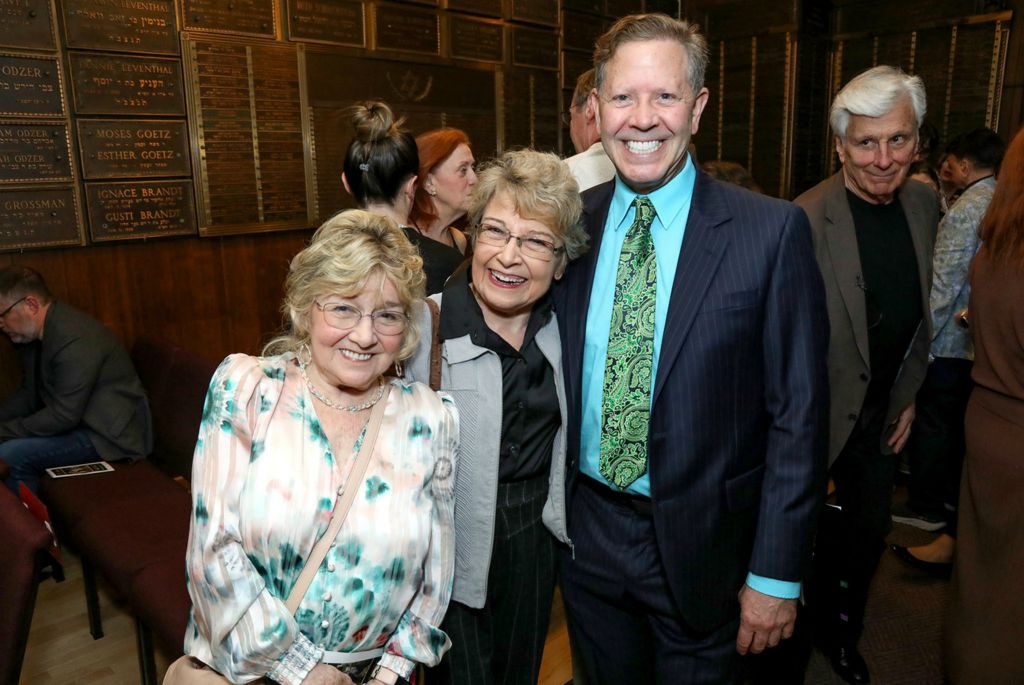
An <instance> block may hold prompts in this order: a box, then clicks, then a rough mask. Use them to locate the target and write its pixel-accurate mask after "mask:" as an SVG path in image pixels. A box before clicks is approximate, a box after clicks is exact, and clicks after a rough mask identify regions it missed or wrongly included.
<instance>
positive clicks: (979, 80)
mask: <svg viewBox="0 0 1024 685" xmlns="http://www.w3.org/2000/svg"><path fill="white" fill-rule="evenodd" d="M956 42H957V50H956V59H955V60H954V62H953V68H952V70H951V73H952V84H953V87H952V88H950V89H949V113H948V115H947V122H948V124H947V130H948V137H949V138H952V137H953V136H956V135H958V134H960V133H966V132H968V131H971V130H973V129H976V128H978V127H980V126H986V125H987V124H988V123H989V122H988V121H987V116H986V115H987V110H988V105H989V88H990V87H991V86H992V79H993V74H992V51H993V47H994V46H995V44H996V22H985V23H982V24H970V25H961V26H958V27H957V39H956Z"/></svg>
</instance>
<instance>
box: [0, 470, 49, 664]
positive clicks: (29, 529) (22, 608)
mask: <svg viewBox="0 0 1024 685" xmlns="http://www.w3.org/2000/svg"><path fill="white" fill-rule="evenodd" d="M49 545H50V534H49V533H48V532H47V530H46V528H44V527H43V524H42V523H40V522H39V520H38V519H36V518H35V517H34V516H32V514H30V513H29V511H28V509H26V508H25V507H24V505H22V503H21V500H20V499H18V498H17V497H15V496H14V493H12V492H11V491H10V490H9V489H8V488H7V487H5V486H2V485H0V607H3V611H0V683H17V682H18V680H19V677H20V674H21V662H22V660H23V659H24V657H25V645H26V643H27V642H28V631H29V628H30V627H31V625H32V612H33V610H34V609H35V605H36V587H37V585H38V572H39V568H40V566H41V562H42V560H43V559H44V558H45V557H44V555H46V554H47V551H46V549H47V547H49Z"/></svg>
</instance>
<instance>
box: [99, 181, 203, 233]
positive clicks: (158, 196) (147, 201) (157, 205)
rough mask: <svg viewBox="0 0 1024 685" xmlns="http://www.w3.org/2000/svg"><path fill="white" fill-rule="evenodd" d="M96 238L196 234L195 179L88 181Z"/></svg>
mask: <svg viewBox="0 0 1024 685" xmlns="http://www.w3.org/2000/svg"><path fill="white" fill-rule="evenodd" d="M85 190H86V205H87V206H88V208H89V226H90V228H91V230H92V238H93V240H97V241H102V240H117V239H121V238H143V237H154V236H165V235H184V234H191V233H195V230H196V229H195V211H194V208H193V205H192V182H191V181H184V180H181V181H151V182H119V183H86V184H85Z"/></svg>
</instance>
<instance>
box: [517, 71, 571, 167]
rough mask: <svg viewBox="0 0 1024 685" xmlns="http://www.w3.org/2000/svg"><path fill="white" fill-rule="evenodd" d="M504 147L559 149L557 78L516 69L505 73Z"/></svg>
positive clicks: (550, 73) (555, 75)
mask: <svg viewBox="0 0 1024 685" xmlns="http://www.w3.org/2000/svg"><path fill="white" fill-rule="evenodd" d="M504 81H505V102H504V105H505V108H504V109H505V112H504V114H505V147H516V146H524V147H533V148H536V149H538V150H544V151H551V152H553V151H555V150H557V149H558V128H559V116H558V106H559V102H558V98H559V87H558V75H557V74H555V73H552V72H547V71H538V70H533V69H530V70H527V69H517V70H515V71H512V72H508V73H506V74H505V78H504Z"/></svg>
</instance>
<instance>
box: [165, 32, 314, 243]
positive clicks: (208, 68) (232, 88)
mask: <svg viewBox="0 0 1024 685" xmlns="http://www.w3.org/2000/svg"><path fill="white" fill-rule="evenodd" d="M185 49H186V59H187V60H188V63H189V65H190V69H189V72H188V73H189V75H190V77H191V79H192V81H191V82H190V83H189V89H190V93H191V94H192V98H191V100H192V102H193V103H194V107H193V111H194V116H193V117H192V118H191V120H190V121H191V123H192V125H193V126H194V129H193V133H194V135H195V140H196V142H197V143H198V151H199V154H198V156H197V158H196V159H195V162H196V164H195V167H196V170H197V172H198V176H199V186H198V187H197V189H196V190H197V197H198V201H199V227H200V232H201V233H203V234H204V235H215V234H224V233H242V232H250V231H264V230H278V229H286V228H299V227H305V226H308V225H309V222H310V219H309V216H308V212H307V206H308V203H307V201H306V155H305V145H304V142H303V121H302V103H301V100H300V96H299V70H298V55H297V52H296V48H295V47H294V46H281V45H248V44H243V43H238V42H234V41H228V40H192V39H190V40H188V41H186V43H185Z"/></svg>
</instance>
